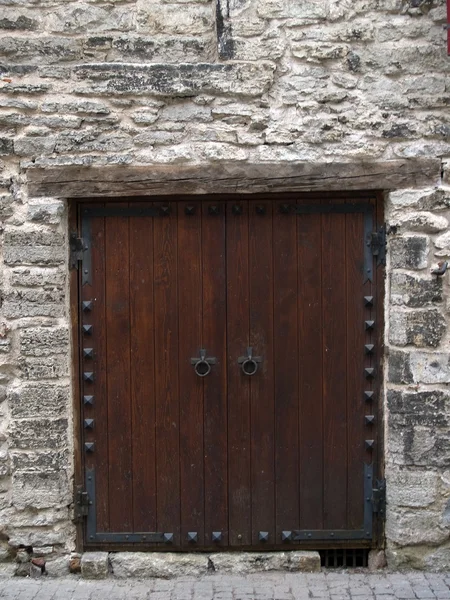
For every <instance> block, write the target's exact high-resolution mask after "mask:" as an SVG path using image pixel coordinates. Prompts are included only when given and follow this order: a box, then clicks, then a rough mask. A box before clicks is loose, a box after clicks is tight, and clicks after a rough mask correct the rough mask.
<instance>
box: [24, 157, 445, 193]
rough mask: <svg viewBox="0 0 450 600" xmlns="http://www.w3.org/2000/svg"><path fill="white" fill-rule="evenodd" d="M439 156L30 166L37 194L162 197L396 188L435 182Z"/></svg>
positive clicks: (30, 184)
mask: <svg viewBox="0 0 450 600" xmlns="http://www.w3.org/2000/svg"><path fill="white" fill-rule="evenodd" d="M440 173H441V162H440V160H438V159H411V160H391V161H384V162H380V161H374V162H348V163H319V164H317V163H315V164H312V163H296V164H273V163H261V164H248V163H245V164H234V163H231V164H230V163H226V164H217V165H211V164H202V165H190V166H179V165H155V166H145V167H70V168H67V167H64V168H51V169H39V168H36V169H30V170H29V171H28V173H27V176H28V192H29V195H30V196H32V197H40V196H53V197H58V198H83V197H84V198H86V197H93V196H102V197H107V196H108V197H111V196H158V195H169V194H211V193H214V194H218V193H240V194H243V193H249V194H250V193H263V192H296V191H303V192H304V191H320V190H325V191H326V190H330V191H333V190H391V189H399V188H406V187H424V186H435V185H437V184H438V182H439V180H440Z"/></svg>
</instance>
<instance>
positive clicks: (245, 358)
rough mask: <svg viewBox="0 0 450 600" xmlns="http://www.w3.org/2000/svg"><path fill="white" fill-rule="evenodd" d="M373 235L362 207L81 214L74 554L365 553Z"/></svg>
mask: <svg viewBox="0 0 450 600" xmlns="http://www.w3.org/2000/svg"><path fill="white" fill-rule="evenodd" d="M375 227H376V203H375V200H373V199H368V198H363V197H358V198H350V199H349V198H345V197H337V198H332V199H330V198H321V197H309V198H308V197H307V198H303V197H301V196H298V195H295V196H294V195H290V196H283V197H281V198H278V199H273V198H272V197H259V198H257V199H252V197H248V196H240V197H238V198H236V197H234V198H230V199H229V198H215V197H208V198H205V199H202V198H199V197H194V198H192V197H191V198H176V199H172V198H162V199H161V198H160V199H157V200H155V201H151V202H150V201H133V202H131V201H130V202H114V203H98V202H97V203H83V204H80V205H79V232H80V235H81V236H82V238H83V244H84V246H85V250H84V252H83V259H82V263H81V265H80V269H79V339H80V344H79V346H80V380H81V405H82V410H81V420H80V422H81V429H82V444H81V447H82V454H83V456H82V468H83V479H84V481H83V485H84V490H83V491H84V504H86V505H88V506H87V507H85V515H86V521H85V524H84V541H85V546H97V547H98V546H100V547H105V546H107V547H115V546H127V545H134V546H136V545H137V546H143V547H146V548H149V549H152V548H154V549H158V550H161V549H162V550H164V549H167V550H191V549H214V548H215V549H221V548H222V549H225V548H243V549H259V550H263V549H264V548H277V547H280V548H281V547H283V548H285V547H287V546H290V547H298V545H302V544H307V543H309V544H313V545H314V544H316V545H324V544H325V545H327V544H328V545H331V546H333V545H336V544H337V543H341V542H342V543H348V544H350V545H354V544H355V543H358V544H361V543H370V541H371V540H372V536H373V517H372V514H373V511H372V509H373V506H372V487H373V483H374V470H373V464H374V456H375V453H376V451H377V443H376V439H377V438H376V434H375V431H376V418H375V413H376V409H375V402H376V388H377V386H376V382H377V379H376V370H375V366H376V365H375V363H376V357H377V354H376V341H375V339H376V328H377V323H376V316H375V311H376V292H375V290H376V267H375V263H374V257H373V256H372V251H371V247H370V243H369V237H370V234H371V232H372V230H374V229H375ZM368 236H369V237H368ZM81 503H83V501H81Z"/></svg>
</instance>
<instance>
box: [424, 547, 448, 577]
mask: <svg viewBox="0 0 450 600" xmlns="http://www.w3.org/2000/svg"><path fill="white" fill-rule="evenodd" d="M449 565H450V546H449V545H445V546H443V547H442V548H438V549H437V550H434V551H433V552H430V553H429V554H427V556H426V558H425V559H424V561H423V567H424V568H425V569H426V570H427V571H438V572H441V571H444V572H445V571H448V568H449Z"/></svg>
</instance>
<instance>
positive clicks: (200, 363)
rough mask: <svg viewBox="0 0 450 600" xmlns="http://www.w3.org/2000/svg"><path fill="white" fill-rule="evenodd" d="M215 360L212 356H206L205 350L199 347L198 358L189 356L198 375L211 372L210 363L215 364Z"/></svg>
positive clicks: (204, 375) (203, 375)
mask: <svg viewBox="0 0 450 600" xmlns="http://www.w3.org/2000/svg"><path fill="white" fill-rule="evenodd" d="M216 362H217V360H216V359H215V358H214V357H208V358H207V357H206V350H205V349H204V348H201V349H200V357H199V358H191V365H194V371H195V373H196V375H198V376H199V377H206V376H207V375H209V374H210V373H211V365H215V364H216Z"/></svg>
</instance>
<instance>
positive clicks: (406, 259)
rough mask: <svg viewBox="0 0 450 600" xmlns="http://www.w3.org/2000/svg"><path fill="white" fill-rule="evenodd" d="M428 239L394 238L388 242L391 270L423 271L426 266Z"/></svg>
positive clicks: (417, 236)
mask: <svg viewBox="0 0 450 600" xmlns="http://www.w3.org/2000/svg"><path fill="white" fill-rule="evenodd" d="M428 251H429V239H428V236H425V235H409V236H406V235H405V236H403V237H395V238H392V239H391V240H390V241H389V253H390V257H391V267H392V268H393V269H425V268H426V267H427V266H428Z"/></svg>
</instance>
